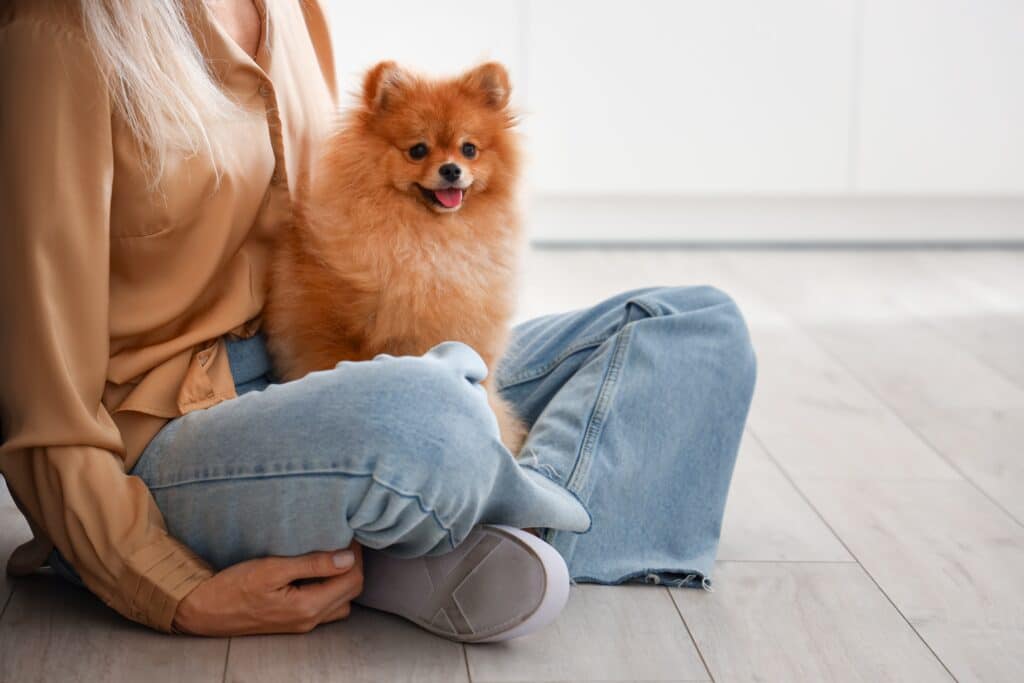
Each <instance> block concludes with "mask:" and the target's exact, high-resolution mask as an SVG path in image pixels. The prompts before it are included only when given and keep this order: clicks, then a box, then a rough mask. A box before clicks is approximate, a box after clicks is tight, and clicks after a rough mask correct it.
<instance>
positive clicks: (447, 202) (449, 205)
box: [434, 187, 462, 209]
mask: <svg viewBox="0 0 1024 683" xmlns="http://www.w3.org/2000/svg"><path fill="white" fill-rule="evenodd" d="M434 196H435V197H437V201H439V202H441V204H442V205H444V207H445V208H446V209H454V208H455V207H456V206H458V205H459V204H461V203H462V190H460V189H459V188H457V187H452V188H449V189H447V190H434Z"/></svg>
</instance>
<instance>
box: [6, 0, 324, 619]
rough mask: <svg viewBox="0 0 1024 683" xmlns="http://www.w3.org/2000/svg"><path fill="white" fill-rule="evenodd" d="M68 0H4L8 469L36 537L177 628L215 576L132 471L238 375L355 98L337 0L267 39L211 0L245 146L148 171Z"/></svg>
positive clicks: (114, 594)
mask: <svg viewBox="0 0 1024 683" xmlns="http://www.w3.org/2000/svg"><path fill="white" fill-rule="evenodd" d="M74 4H75V3H68V2H66V1H64V0H13V1H11V0H0V420H2V422H0V425H2V430H3V439H4V441H3V445H2V446H0V471H2V472H3V474H4V476H5V477H6V480H7V484H8V487H9V488H10V490H11V492H12V494H13V496H14V498H15V500H16V502H17V503H18V506H19V507H20V509H21V510H22V512H24V513H25V516H26V517H27V518H28V520H29V522H30V524H31V526H32V528H33V530H34V532H35V535H36V540H35V541H34V542H33V543H31V544H28V545H27V546H24V547H22V548H21V549H19V550H18V551H17V552H16V553H15V554H14V556H13V557H12V560H11V563H10V566H9V570H10V571H12V572H14V573H17V572H24V571H30V570H33V569H35V568H36V567H38V566H39V564H40V563H41V562H42V560H43V559H44V558H45V556H46V554H47V553H48V552H49V550H50V548H51V547H52V545H55V546H56V547H57V548H58V549H59V550H60V552H61V553H62V554H63V555H64V557H66V558H67V559H68V560H69V561H70V563H71V564H72V566H74V568H75V569H76V570H77V571H78V572H79V574H80V575H81V576H82V578H83V580H84V581H85V583H86V585H87V586H88V587H89V588H90V589H91V590H92V591H93V592H94V593H96V594H97V595H98V596H100V597H101V598H102V599H103V600H104V601H105V602H106V603H107V604H109V605H110V606H111V607H113V608H114V609H116V610H117V611H118V612H120V613H121V614H123V615H125V616H127V617H128V618H130V619H134V620H137V621H140V622H143V623H146V624H148V625H150V626H153V627H155V628H158V629H162V630H169V629H170V627H171V622H172V620H173V617H174V613H175V610H176V608H177V605H178V602H179V601H180V600H181V599H182V598H183V597H184V596H185V595H187V594H188V593H189V591H191V590H192V589H193V588H194V587H195V586H196V585H198V583H199V582H201V581H202V580H204V579H205V578H207V577H208V576H210V573H211V572H210V570H209V568H208V567H207V566H206V565H205V564H204V563H203V562H202V560H201V559H199V558H198V557H197V556H195V555H194V554H193V553H191V552H189V550H188V549H187V548H185V547H184V546H183V545H182V544H181V543H179V542H178V541H177V540H175V539H174V538H171V537H170V536H169V535H168V534H167V532H166V529H165V526H164V521H163V518H162V517H161V515H160V511H159V510H158V509H157V508H156V506H155V504H154V503H153V499H152V497H151V496H150V493H149V490H148V489H147V488H146V486H145V484H144V483H143V482H142V481H141V480H139V479H138V478H137V477H133V476H130V475H128V474H127V472H128V471H130V470H131V468H132V466H133V465H134V463H135V462H136V460H137V459H138V457H139V455H140V453H141V452H142V450H143V448H144V447H145V445H146V444H147V443H148V442H149V440H150V439H151V438H152V437H153V435H154V434H156V432H157V431H158V430H159V429H160V428H161V427H162V426H163V425H164V424H165V423H166V422H167V421H168V420H170V419H172V418H175V417H177V416H180V415H182V414H184V413H187V412H189V411H192V410H198V409H202V408H207V407H209V406H212V405H215V404H216V403H218V402H220V401H225V400H227V399H231V398H234V397H235V390H234V384H233V382H232V379H231V372H230V369H229V367H228V360H227V354H226V352H225V349H224V344H223V341H222V339H221V337H222V335H224V334H227V333H235V334H239V335H241V336H246V335H249V334H252V333H253V332H254V331H255V329H256V327H257V326H258V318H259V314H260V311H261V310H262V307H263V302H264V287H265V281H266V276H267V264H268V258H269V253H270V246H271V240H272V237H273V236H274V234H275V232H276V231H277V230H278V229H279V228H280V227H281V226H282V224H284V223H285V222H286V221H288V220H289V219H290V217H291V201H292V199H293V197H292V193H293V191H294V188H295V186H296V181H297V180H298V179H299V178H301V177H302V176H304V175H305V173H306V172H307V170H308V168H309V166H310V163H311V156H312V154H313V152H314V150H315V147H316V144H317V141H318V140H319V138H320V137H321V136H322V135H323V134H324V133H325V132H326V130H327V128H328V127H329V125H330V122H331V119H332V115H333V111H334V104H335V92H334V88H335V85H334V83H335V79H334V69H333V62H332V60H333V56H332V54H331V46H330V41H329V37H328V33H327V27H326V23H325V20H324V15H323V12H322V9H321V7H320V6H319V4H317V2H315V0H282V1H279V2H276V3H274V10H273V11H272V12H271V14H270V16H269V17H268V16H267V13H266V10H265V7H264V4H263V2H262V1H259V0H258V1H257V3H256V4H257V7H258V9H259V11H260V15H261V19H262V25H263V27H262V31H261V37H260V47H259V51H258V53H257V55H256V57H255V59H253V58H252V57H250V56H249V55H248V54H246V53H245V52H244V51H243V50H242V49H241V48H240V47H239V46H238V45H237V44H236V43H235V42H234V40H233V39H232V38H231V37H230V36H228V35H227V34H226V33H225V32H224V31H223V30H222V29H221V28H220V26H219V25H218V24H217V22H216V21H215V20H214V19H213V17H212V15H211V14H209V12H208V11H206V10H205V9H204V10H203V12H202V13H200V14H198V15H197V16H194V17H190V19H189V21H190V23H191V26H192V30H193V33H194V34H195V36H196V40H197V43H198V44H199V46H200V49H201V50H202V51H203V53H204V55H205V56H206V58H207V60H208V63H209V64H210V67H211V70H212V72H213V73H214V76H215V78H216V79H217V80H218V81H219V82H220V83H221V84H222V86H223V87H224V89H225V90H226V91H227V92H228V93H230V95H231V96H233V97H234V98H235V99H236V100H237V101H238V102H239V103H240V104H241V105H242V107H243V108H244V109H245V110H246V111H247V112H248V113H249V114H250V115H249V116H246V117H241V118H240V119H239V120H238V121H236V122H233V123H231V124H229V125H223V126H219V127H217V128H215V129H213V130H211V131H210V133H211V135H213V136H216V137H217V138H219V140H220V141H221V143H222V144H223V146H224V148H225V149H227V150H228V152H229V153H228V154H227V155H226V159H225V160H224V162H223V163H222V164H221V168H220V173H221V175H220V183H219V184H217V183H216V180H215V179H216V175H217V174H216V172H215V169H214V166H213V164H212V162H211V159H210V158H209V157H207V156H203V155H199V156H194V157H191V158H189V157H186V156H185V155H179V156H178V157H176V158H172V159H171V161H170V163H169V165H168V168H167V171H166V173H165V174H164V176H163V178H162V180H161V182H160V185H159V187H158V188H156V189H155V190H153V189H151V188H149V187H148V186H147V176H146V175H145V173H144V171H143V166H142V164H141V159H140V156H139V151H138V149H137V147H136V145H135V142H134V141H133V140H132V139H131V138H130V137H129V135H128V133H127V131H126V128H125V126H124V124H123V122H122V121H120V120H119V119H118V117H117V115H116V114H114V113H112V110H111V103H110V100H109V97H108V92H107V90H106V89H105V87H104V84H103V79H102V78H101V73H100V72H99V71H98V68H97V66H96V62H95V60H94V59H93V57H92V55H91V53H90V49H89V46H88V44H87V43H86V42H85V40H84V37H83V34H82V30H81V26H80V22H79V21H78V20H77V18H76V17H75V15H74V14H73V12H72V11H71V10H69V9H68V7H69V6H72V5H74ZM200 4H201V3H200Z"/></svg>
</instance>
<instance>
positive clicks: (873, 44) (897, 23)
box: [856, 0, 1024, 194]
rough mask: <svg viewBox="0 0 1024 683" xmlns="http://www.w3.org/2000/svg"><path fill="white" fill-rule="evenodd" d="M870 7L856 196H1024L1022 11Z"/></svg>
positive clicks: (1018, 5)
mask: <svg viewBox="0 0 1024 683" xmlns="http://www.w3.org/2000/svg"><path fill="white" fill-rule="evenodd" d="M864 2H865V7H864V26H863V47H862V68H861V77H860V82H861V85H860V92H861V97H860V113H859V117H858V118H859V126H858V133H857V150H858V151H857V162H856V168H857V173H856V188H857V189H858V190H862V191H865V192H878V193H948V194H1007V193H1016V194H1020V193H1022V192H1024V2H1022V0H864Z"/></svg>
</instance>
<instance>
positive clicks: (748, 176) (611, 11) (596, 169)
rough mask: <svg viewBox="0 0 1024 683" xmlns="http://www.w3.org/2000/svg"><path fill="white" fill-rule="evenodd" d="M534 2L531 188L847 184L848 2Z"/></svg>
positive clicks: (667, 189)
mask: <svg viewBox="0 0 1024 683" xmlns="http://www.w3.org/2000/svg"><path fill="white" fill-rule="evenodd" d="M528 4H529V11H528V13H527V16H528V19H527V22H526V31H527V33H526V40H525V41H524V44H525V47H526V52H527V71H526V75H527V100H528V110H529V117H528V121H527V130H528V132H529V134H530V143H531V144H530V149H531V152H532V165H531V167H530V168H531V173H530V178H529V180H530V184H531V185H532V187H533V188H534V189H535V190H537V191H538V192H540V193H543V194H609V193H612V194H619V195H622V194H627V195H628V194H679V193H683V194H693V193H723V192H729V193H736V192H738V193H837V192H842V191H845V190H846V188H847V186H848V174H849V132H850V117H851V111H852V101H851V96H852V81H853V71H854V66H853V59H854V54H855V50H854V39H855V21H854V18H855V11H854V10H855V2H854V0H772V1H771V2H764V1H763V0H723V1H719V2H697V1H690V0H685V1H680V0H631V1H630V2H627V3H622V2H595V1H594V0H558V1H556V2H552V1H551V0H536V1H534V2H530V3H528Z"/></svg>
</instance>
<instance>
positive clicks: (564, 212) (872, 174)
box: [325, 0, 1024, 241]
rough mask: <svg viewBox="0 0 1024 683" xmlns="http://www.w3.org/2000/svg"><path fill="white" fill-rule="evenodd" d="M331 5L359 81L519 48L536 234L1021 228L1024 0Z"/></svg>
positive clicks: (1018, 231)
mask: <svg viewBox="0 0 1024 683" xmlns="http://www.w3.org/2000/svg"><path fill="white" fill-rule="evenodd" d="M325 4H326V5H327V7H328V11H329V12H330V15H331V20H332V28H333V31H334V39H335V49H336V54H337V61H338V68H339V74H340V77H341V81H342V88H343V89H345V90H349V91H352V90H355V89H356V88H357V87H358V77H359V73H360V72H361V71H362V70H364V69H365V68H367V67H368V66H370V65H371V64H373V63H374V62H376V61H378V60H380V59H387V58H391V59H397V60H399V61H402V62H405V63H408V64H410V65H413V66H415V67H417V68H421V69H424V70H426V71H433V72H441V73H451V72H455V71H458V70H460V69H462V68H464V67H466V66H468V65H470V64H471V63H473V62H475V61H479V60H481V59H484V58H495V59H499V60H501V61H503V62H505V63H506V64H507V65H508V67H509V69H510V71H511V74H512V77H513V79H514V84H515V86H516V102H517V104H518V106H520V107H521V108H522V109H523V110H524V111H525V112H526V119H525V120H526V123H525V126H524V129H525V132H526V133H527V140H528V146H529V149H528V151H529V158H530V165H529V170H528V174H527V186H528V188H529V191H530V195H531V197H532V198H533V203H532V204H531V226H532V228H533V235H534V237H535V238H537V239H541V240H595V239H596V240H618V239H626V240H659V241H671V240H684V241H708V240H710V241H720V240H726V241H727V240H745V241H749V240H754V241H772V240H801V241H815V240H842V241H856V240H858V239H866V240H872V241H885V240H892V239H895V240H928V239H941V240H943V241H957V240H971V239H975V240H1007V239H1024V0H719V1H718V2H708V1H704V2H698V1H696V0H631V2H629V3H625V4H624V3H622V2H603V1H597V0H590V1H587V0H496V1H489V2H486V3H479V2H478V3H458V4H434V5H431V4H426V3H423V2H421V1H420V2H412V1H411V0H401V1H394V0H392V1H389V2H379V3H358V4H357V3H347V2H341V1H335V0H327V1H326V2H325ZM708 207H714V209H713V211H712V213H710V214H709V209H708ZM972 207H973V208H972ZM947 209H948V210H947ZM712 214H713V215H712ZM812 219H813V220H812ZM809 221H810V222H809ZM617 225H621V226H622V227H621V228H616V226H617ZM929 225H934V226H935V227H934V229H930V228H929ZM602 226H603V227H602Z"/></svg>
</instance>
